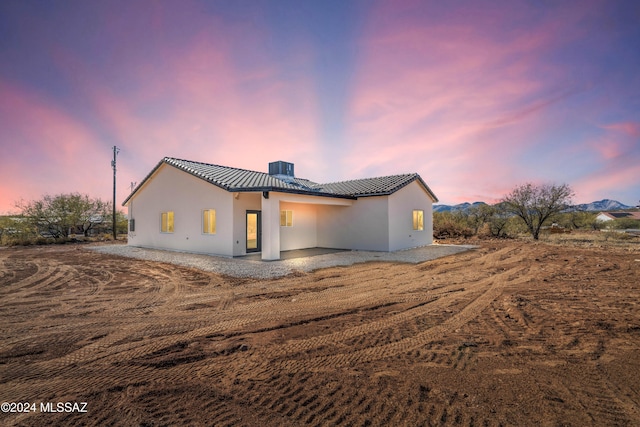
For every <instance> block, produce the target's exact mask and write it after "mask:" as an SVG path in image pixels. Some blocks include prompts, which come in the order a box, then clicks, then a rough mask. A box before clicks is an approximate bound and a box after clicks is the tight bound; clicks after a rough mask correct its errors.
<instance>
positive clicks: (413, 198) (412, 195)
mask: <svg viewBox="0 0 640 427" xmlns="http://www.w3.org/2000/svg"><path fill="white" fill-rule="evenodd" d="M415 209H417V210H422V211H424V230H421V231H418V230H414V229H413V211H414V210H415ZM432 243H433V202H432V201H431V198H429V195H428V193H427V192H426V191H425V190H424V188H423V187H422V186H421V185H420V184H419V183H418V182H417V181H414V182H412V183H411V184H409V185H407V186H406V187H404V188H402V189H400V190H398V191H396V192H395V193H393V194H392V195H390V196H389V249H388V250H389V251H397V250H399V249H407V248H415V247H417V246H425V245H430V244H432Z"/></svg>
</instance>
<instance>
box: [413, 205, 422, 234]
mask: <svg viewBox="0 0 640 427" xmlns="http://www.w3.org/2000/svg"><path fill="white" fill-rule="evenodd" d="M413 229H414V230H418V231H421V230H424V211H423V210H418V209H415V210H414V211H413Z"/></svg>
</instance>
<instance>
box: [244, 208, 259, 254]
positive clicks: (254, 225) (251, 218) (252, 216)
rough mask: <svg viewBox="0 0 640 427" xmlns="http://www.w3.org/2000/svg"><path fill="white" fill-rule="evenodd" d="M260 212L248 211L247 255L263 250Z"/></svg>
mask: <svg viewBox="0 0 640 427" xmlns="http://www.w3.org/2000/svg"><path fill="white" fill-rule="evenodd" d="M260 216H261V215H260V211H247V253H249V252H260V251H261V250H262V229H261V224H262V220H261V218H260Z"/></svg>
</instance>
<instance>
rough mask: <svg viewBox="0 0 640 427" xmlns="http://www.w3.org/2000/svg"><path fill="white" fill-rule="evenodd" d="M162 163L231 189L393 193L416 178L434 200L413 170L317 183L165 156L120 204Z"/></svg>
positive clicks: (337, 194) (349, 195) (352, 196)
mask: <svg viewBox="0 0 640 427" xmlns="http://www.w3.org/2000/svg"><path fill="white" fill-rule="evenodd" d="M163 164H167V165H170V166H173V167H175V168H178V169H180V170H183V171H185V172H187V173H189V174H191V175H193V176H195V177H198V178H200V179H203V180H205V181H207V182H210V183H211V184H213V185H216V186H218V187H220V188H222V189H224V190H227V191H231V192H246V191H280V192H285V193H297V194H307V195H314V196H325V197H340V198H349V199H356V198H358V197H367V196H384V195H389V194H393V193H395V192H396V191H398V190H400V189H401V188H402V187H404V186H406V185H408V184H410V183H411V182H413V181H416V180H418V181H419V182H420V184H421V185H422V186H423V187H424V189H425V190H426V191H427V193H429V195H430V196H431V198H432V199H433V201H434V202H437V201H438V199H437V198H436V196H435V194H433V192H432V191H431V189H429V187H428V186H427V184H426V183H425V182H424V181H423V180H422V178H421V177H420V175H418V174H417V173H411V174H402V175H391V176H383V177H377V178H365V179H355V180H350V181H341V182H333V183H328V184H318V183H316V182H313V181H310V180H308V179H303V178H295V177H291V178H287V179H286V180H285V179H281V178H279V177H277V176H273V175H269V174H268V173H265V172H257V171H251V170H246V169H238V168H232V167H229V166H219V165H212V164H208V163H201V162H194V161H190V160H183V159H177V158H173V157H165V158H164V159H162V160H161V161H160V162H159V163H158V164H157V165H156V167H155V168H153V170H152V171H151V172H149V174H148V175H147V176H146V177H145V178H144V179H143V180H142V182H141V183H140V184H139V185H138V186H137V187H136V188H135V189H134V190H133V192H132V193H131V194H130V195H129V196H128V197H127V198H126V200H125V201H124V202H123V203H122V204H123V205H126V204H127V202H128V201H129V199H131V197H133V195H134V194H135V193H136V192H137V191H138V190H139V189H140V188H141V187H142V186H143V185H144V184H145V183H146V182H147V181H148V180H149V179H150V178H151V176H152V175H153V174H154V173H155V172H156V171H157V170H158V168H160V166H162V165H163Z"/></svg>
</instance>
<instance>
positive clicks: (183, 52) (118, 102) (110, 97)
mask: <svg viewBox="0 0 640 427" xmlns="http://www.w3.org/2000/svg"><path fill="white" fill-rule="evenodd" d="M158 25H159V26H161V24H158ZM225 25H226V24H225V23H223V22H217V23H216V25H212V26H210V27H207V28H205V29H203V30H201V31H199V32H198V33H197V34H196V35H195V36H194V37H193V38H191V39H189V40H188V41H186V42H185V44H178V45H173V46H164V47H163V48H162V55H161V57H162V60H161V62H162V67H155V66H154V64H155V63H154V61H155V60H159V59H158V58H152V59H151V60H150V59H149V58H144V59H141V60H140V61H135V60H132V61H131V62H129V63H127V66H126V67H125V68H124V69H123V70H122V72H124V73H125V76H124V78H126V80H127V82H128V87H129V88H130V89H129V90H128V91H126V92H124V91H119V90H117V89H114V88H113V87H109V86H105V85H102V84H100V82H99V81H98V80H97V79H96V77H95V76H94V73H93V70H92V69H91V68H90V67H89V66H88V65H86V64H84V63H83V62H82V60H81V59H80V58H77V57H75V56H74V55H73V54H72V53H71V52H69V51H65V50H62V49H59V50H58V51H57V53H56V56H57V58H58V60H57V62H58V64H59V66H60V67H61V68H62V69H64V70H65V72H66V73H67V74H68V75H69V76H70V78H73V79H74V81H76V82H77V84H78V85H79V87H81V90H82V92H83V93H84V94H85V95H86V96H87V98H88V99H89V100H90V102H91V104H92V105H93V111H94V112H95V115H96V116H97V118H98V121H99V123H101V127H102V128H103V129H104V131H105V132H106V133H107V134H109V135H111V137H112V139H113V143H115V144H117V145H118V146H119V147H121V148H122V153H121V157H120V158H119V161H120V163H121V164H122V166H121V170H122V172H123V173H122V177H123V180H124V181H126V182H128V181H139V180H141V179H142V178H143V177H144V176H145V175H146V173H147V172H148V171H149V170H150V169H151V168H152V167H153V166H154V165H155V164H156V163H157V162H158V161H159V160H160V159H161V158H162V157H164V156H175V157H183V158H187V159H191V160H198V161H203V162H210V163H218V164H224V165H230V166H236V167H241V168H247V169H256V170H263V171H266V170H267V163H268V162H269V161H273V160H279V159H282V160H287V159H296V158H300V159H307V160H306V161H307V162H312V160H308V159H310V157H312V154H313V153H314V152H317V144H318V143H319V141H318V140H317V133H318V131H317V126H318V125H317V123H316V117H317V112H316V111H317V105H316V98H315V94H314V92H313V90H314V82H313V81H312V79H311V77H310V76H296V77H295V78H290V77H288V75H287V67H288V66H291V63H277V62H274V61H273V60H272V59H270V58H266V57H261V56H260V55H258V56H257V57H255V58H253V60H254V66H253V67H251V68H247V67H245V66H242V65H240V64H238V63H237V62H236V61H235V60H234V55H233V52H232V48H231V46H230V45H229V43H228V42H227V41H225V40H227V39H228V35H227V36H223V34H225V32H226V31H230V32H233V31H236V30H235V29H233V28H227V27H225ZM257 33H258V34H259V30H258V31H257ZM249 37H252V36H249ZM254 37H255V36H254ZM307 55H308V54H307V53H306V52H300V54H299V55H297V56H296V55H293V59H292V61H301V62H304V61H305V60H306V59H307ZM169 58H170V60H169ZM296 65H298V64H296ZM302 164H304V161H303V162H302ZM301 169H302V170H305V169H306V167H305V168H301ZM301 169H298V170H301ZM122 198H124V196H123V197H122Z"/></svg>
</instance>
